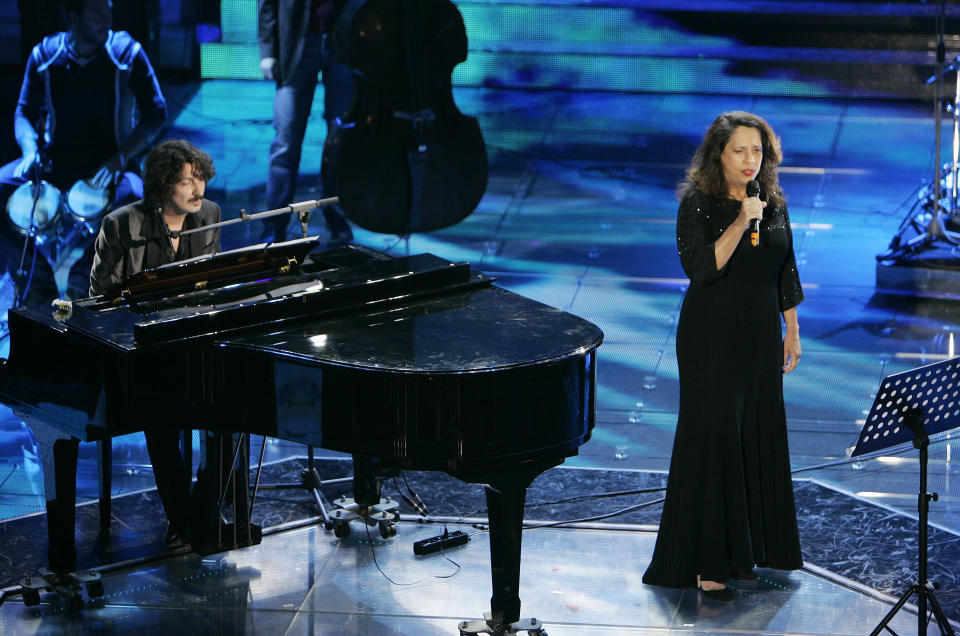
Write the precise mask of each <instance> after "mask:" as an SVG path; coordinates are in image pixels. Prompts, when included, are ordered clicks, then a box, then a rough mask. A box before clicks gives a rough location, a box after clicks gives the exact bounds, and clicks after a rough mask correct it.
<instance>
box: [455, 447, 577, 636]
mask: <svg viewBox="0 0 960 636" xmlns="http://www.w3.org/2000/svg"><path fill="white" fill-rule="evenodd" d="M561 463H563V459H562V458H558V459H553V460H550V459H548V460H541V461H533V462H523V463H521V464H519V465H517V466H514V467H513V468H509V469H506V470H503V471H500V472H497V473H494V474H483V475H478V474H473V473H466V474H465V473H458V472H451V473H450V474H451V475H452V476H454V477H456V478H457V479H460V480H462V481H466V482H468V483H482V484H484V492H485V494H486V498H487V517H488V518H489V520H490V574H491V577H490V578H491V583H492V585H493V595H492V596H491V597H490V612H488V613H484V620H483V621H464V622H463V623H461V624H460V634H483V633H489V634H504V633H508V634H515V633H517V632H518V631H524V630H526V631H527V632H528V633H529V634H542V633H543V632H542V624H541V623H539V622H538V621H537V619H535V618H527V619H522V620H521V619H520V557H521V547H522V541H523V506H524V504H525V502H526V499H527V487H528V486H529V485H530V484H531V482H533V480H534V479H536V477H537V476H538V475H539V474H540V473H542V472H543V471H545V470H547V469H548V468H553V467H554V466H556V465H558V464H561Z"/></svg>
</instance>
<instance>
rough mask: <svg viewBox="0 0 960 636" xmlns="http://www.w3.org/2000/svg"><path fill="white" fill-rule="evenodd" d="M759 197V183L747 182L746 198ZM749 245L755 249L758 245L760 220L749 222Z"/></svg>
mask: <svg viewBox="0 0 960 636" xmlns="http://www.w3.org/2000/svg"><path fill="white" fill-rule="evenodd" d="M758 196H760V182H759V181H757V180H756V179H751V180H750V181H748V182H747V197H748V198H749V197H758ZM750 245H752V246H754V247H757V246H758V245H760V219H753V220H752V221H750Z"/></svg>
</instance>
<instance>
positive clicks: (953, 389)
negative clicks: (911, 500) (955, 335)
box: [852, 358, 960, 636]
mask: <svg viewBox="0 0 960 636" xmlns="http://www.w3.org/2000/svg"><path fill="white" fill-rule="evenodd" d="M957 426H960V359H958V358H951V359H949V360H944V361H943V362H937V363H934V364H928V365H926V366H923V367H917V368H916V369H911V370H910V371H904V372H902V373H895V374H893V375H889V376H887V377H886V378H884V379H883V381H882V382H881V383H880V389H879V390H878V391H877V398H876V399H875V400H874V402H873V408H872V409H870V414H869V415H868V416H867V421H866V423H865V424H864V426H863V430H862V431H860V436H859V437H858V439H857V444H856V447H855V448H854V450H853V453H852V456H854V457H855V456H857V455H863V454H864V453H871V452H874V451H879V450H882V449H884V448H889V447H890V446H895V445H897V444H903V443H906V442H913V445H914V447H915V448H917V449H918V450H919V451H920V495H919V497H918V504H917V509H918V512H919V513H920V514H919V522H920V523H919V525H920V527H919V533H920V537H919V539H920V540H919V546H920V550H919V552H920V555H919V556H920V559H919V565H918V574H919V576H918V577H917V582H916V583H914V584H913V585H911V586H910V588H909V589H908V590H907V591H906V592H904V594H903V596H901V597H900V600H899V601H897V603H896V605H894V606H893V609H891V610H890V612H889V613H888V614H887V615H886V616H885V617H884V618H883V620H882V621H881V622H880V624H879V625H877V626H876V628H874V630H873V631H872V632H871V633H870V634H871V636H875V635H876V634H879V633H880V632H881V631H882V630H883V629H884V628H886V627H887V624H888V623H889V622H890V620H891V619H892V618H893V616H894V615H895V614H896V613H897V612H898V611H900V608H902V607H903V606H904V604H906V602H907V600H908V599H909V598H910V597H911V596H912V595H913V594H914V593H916V595H917V609H918V612H917V633H918V634H926V633H927V630H926V623H927V621H928V620H929V619H928V618H927V602H928V601H929V603H930V607H931V609H932V610H933V614H934V616H935V617H936V619H937V625H938V626H939V627H940V633H941V634H945V635H946V634H949V635H953V634H954V631H953V628H952V627H951V626H950V623H949V622H948V621H947V618H946V616H944V614H943V610H942V609H941V608H940V604H939V603H938V602H937V597H936V596H935V595H934V589H935V587H936V585H935V584H934V583H933V582H931V581H928V580H927V516H928V512H929V507H930V500H931V499H932V500H933V501H936V500H937V498H938V496H937V493H932V494H931V493H928V492H927V447H928V446H929V445H930V438H929V436H930V435H934V434H936V433H942V432H943V431H948V430H950V429H952V428H956V427H957ZM887 629H889V628H887Z"/></svg>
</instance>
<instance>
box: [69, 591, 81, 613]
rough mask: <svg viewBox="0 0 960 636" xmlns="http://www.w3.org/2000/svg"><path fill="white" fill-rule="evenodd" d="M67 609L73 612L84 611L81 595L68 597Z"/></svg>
mask: <svg viewBox="0 0 960 636" xmlns="http://www.w3.org/2000/svg"><path fill="white" fill-rule="evenodd" d="M67 609H68V610H70V611H71V612H79V611H80V610H82V609H83V597H81V596H80V595H79V594H71V595H70V596H68V597H67Z"/></svg>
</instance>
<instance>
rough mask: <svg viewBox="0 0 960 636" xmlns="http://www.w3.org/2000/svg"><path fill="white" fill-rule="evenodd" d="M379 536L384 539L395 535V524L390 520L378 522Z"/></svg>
mask: <svg viewBox="0 0 960 636" xmlns="http://www.w3.org/2000/svg"><path fill="white" fill-rule="evenodd" d="M380 536H381V537H383V538H384V539H389V538H390V537H395V536H397V524H395V523H393V522H392V521H381V522H380Z"/></svg>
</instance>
